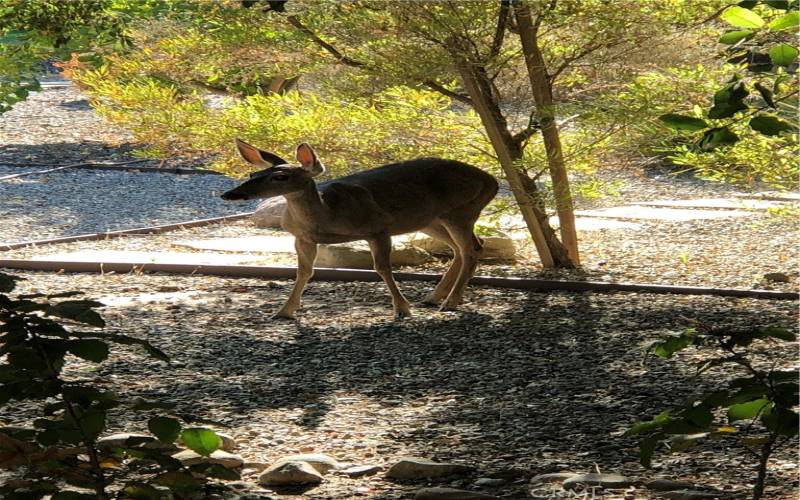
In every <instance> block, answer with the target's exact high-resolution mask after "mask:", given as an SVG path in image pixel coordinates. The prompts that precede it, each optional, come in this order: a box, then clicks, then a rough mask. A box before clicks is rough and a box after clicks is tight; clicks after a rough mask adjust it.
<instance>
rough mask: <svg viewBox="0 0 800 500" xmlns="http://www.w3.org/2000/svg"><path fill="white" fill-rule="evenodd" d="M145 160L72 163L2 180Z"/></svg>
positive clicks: (0, 179)
mask: <svg viewBox="0 0 800 500" xmlns="http://www.w3.org/2000/svg"><path fill="white" fill-rule="evenodd" d="M145 161H150V160H148V159H141V160H130V161H123V162H118V163H96V162H82V163H72V164H70V165H63V166H61V167H56V168H49V169H47V170H37V171H35V172H23V173H21V174H11V175H6V176H3V177H0V181H4V180H8V179H16V178H17V177H25V176H28V175H39V174H49V173H50V172H58V171H59V170H66V169H68V168H76V167H86V166H107V167H112V166H120V165H130V164H131V163H142V162H145Z"/></svg>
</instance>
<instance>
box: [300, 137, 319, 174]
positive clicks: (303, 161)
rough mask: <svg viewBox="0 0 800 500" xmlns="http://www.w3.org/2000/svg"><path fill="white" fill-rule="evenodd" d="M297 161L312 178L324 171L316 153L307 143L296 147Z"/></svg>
mask: <svg viewBox="0 0 800 500" xmlns="http://www.w3.org/2000/svg"><path fill="white" fill-rule="evenodd" d="M296 157H297V161H299V162H300V165H301V166H302V167H303V168H304V169H306V170H308V171H309V172H310V173H311V176H312V177H316V176H318V175H319V174H321V173H322V172H324V171H325V165H323V164H322V162H321V161H319V158H317V153H315V152H314V150H313V149H312V148H311V146H309V145H308V144H307V143H305V142H304V143H303V144H301V145H299V146H297V155H296Z"/></svg>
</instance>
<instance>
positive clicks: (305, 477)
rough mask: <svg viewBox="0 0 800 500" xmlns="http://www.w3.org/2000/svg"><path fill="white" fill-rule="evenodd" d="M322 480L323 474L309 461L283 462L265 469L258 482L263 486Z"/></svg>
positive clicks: (309, 482) (316, 482) (290, 484)
mask: <svg viewBox="0 0 800 500" xmlns="http://www.w3.org/2000/svg"><path fill="white" fill-rule="evenodd" d="M321 482H322V474H320V473H319V472H317V470H316V469H315V468H314V467H311V465H309V464H308V463H307V462H291V461H290V462H283V463H281V464H278V465H276V466H273V467H270V468H269V469H267V470H265V471H264V473H263V474H261V476H259V478H258V484H260V485H263V486H294V485H299V484H319V483H321Z"/></svg>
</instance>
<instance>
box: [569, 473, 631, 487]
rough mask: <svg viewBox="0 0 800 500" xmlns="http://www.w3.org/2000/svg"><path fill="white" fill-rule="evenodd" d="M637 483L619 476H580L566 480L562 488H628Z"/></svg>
mask: <svg viewBox="0 0 800 500" xmlns="http://www.w3.org/2000/svg"><path fill="white" fill-rule="evenodd" d="M634 483H636V481H634V480H633V479H631V478H629V477H625V476H620V475H619V474H579V475H577V476H573V477H571V478H569V479H566V480H564V482H563V483H562V486H563V487H564V489H565V490H574V489H580V488H583V487H587V486H599V487H601V488H610V489H613V488H627V487H628V486H631V485H633V484H634Z"/></svg>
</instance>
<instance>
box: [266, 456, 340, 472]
mask: <svg viewBox="0 0 800 500" xmlns="http://www.w3.org/2000/svg"><path fill="white" fill-rule="evenodd" d="M288 462H305V463H307V464H308V465H310V466H311V467H312V468H313V469H314V470H316V471H317V472H319V473H320V474H327V473H328V471H330V470H331V469H338V468H340V464H339V462H337V461H336V459H335V458H333V457H330V456H328V455H323V454H322V453H306V454H302V455H289V456H285V457H282V458H279V459H278V460H276V461H275V462H274V463H273V464H272V465H270V466H269V469H274V468H276V467H280V466H281V465H283V464H285V463H288Z"/></svg>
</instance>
